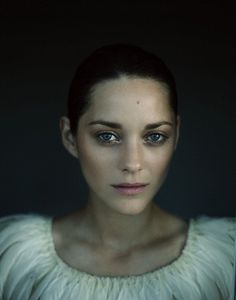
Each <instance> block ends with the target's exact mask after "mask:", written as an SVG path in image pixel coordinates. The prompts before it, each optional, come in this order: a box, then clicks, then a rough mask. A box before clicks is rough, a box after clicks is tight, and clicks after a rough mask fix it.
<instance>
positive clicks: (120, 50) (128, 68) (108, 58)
mask: <svg viewBox="0 0 236 300" xmlns="http://www.w3.org/2000/svg"><path fill="white" fill-rule="evenodd" d="M123 76H126V77H130V78H135V77H136V78H146V79H148V78H150V79H153V80H156V81H158V82H159V83H162V84H163V85H164V86H165V87H166V88H167V90H168V93H169V101H170V106H171V108H172V110H173V112H174V114H175V115H176V116H177V113H178V112H177V102H178V101H177V90H176V84H175V79H174V76H173V74H172V73H171V71H170V70H169V69H168V67H167V66H166V64H165V63H164V62H163V60H162V59H160V58H159V57H158V56H156V55H155V54H153V53H150V52H147V51H145V50H143V49H142V48H140V47H137V46H134V45H128V44H114V45H108V46H104V47H102V48H99V49H97V50H95V51H94V52H93V53H92V54H90V55H89V56H88V57H87V58H86V59H85V60H84V61H83V62H82V63H81V64H80V65H79V67H78V68H77V70H76V72H75V75H74V78H73V80H72V82H71V86H70V90H69V97H68V103H67V110H68V112H67V113H68V118H69V120H70V126H71V132H72V133H73V134H76V131H77V127H78V122H79V119H80V117H81V116H82V115H83V114H84V113H85V112H86V111H87V109H88V108H89V105H90V102H91V101H90V100H91V95H92V92H93V90H94V87H95V85H96V84H98V83H102V82H103V81H104V82H105V81H107V80H112V79H119V78H121V77H123Z"/></svg>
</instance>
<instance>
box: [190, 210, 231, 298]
mask: <svg viewBox="0 0 236 300" xmlns="http://www.w3.org/2000/svg"><path fill="white" fill-rule="evenodd" d="M190 224H191V225H190V229H189V230H190V232H189V235H190V236H189V240H188V244H187V247H186V249H185V250H186V255H187V257H188V258H189V259H190V261H191V269H192V271H193V273H194V274H197V277H198V279H197V281H198V283H199V286H201V287H202V289H203V288H205V289H206V293H208V294H209V295H211V294H210V292H212V295H213V290H214V286H215V287H217V289H218V290H219V292H220V294H221V295H223V299H230V296H229V295H232V293H233V290H234V268H235V241H236V222H235V218H215V217H208V216H200V217H198V218H196V219H192V220H191V223H190ZM212 297H213V296H212ZM211 299H215V296H214V297H213V298H211Z"/></svg>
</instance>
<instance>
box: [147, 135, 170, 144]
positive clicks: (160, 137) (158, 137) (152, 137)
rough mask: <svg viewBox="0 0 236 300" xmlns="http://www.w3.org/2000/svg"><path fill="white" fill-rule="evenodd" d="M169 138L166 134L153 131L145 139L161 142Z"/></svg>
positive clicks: (151, 141) (155, 142)
mask: <svg viewBox="0 0 236 300" xmlns="http://www.w3.org/2000/svg"><path fill="white" fill-rule="evenodd" d="M166 139H167V137H166V136H164V135H163V134H160V133H151V134H149V135H147V136H146V138H145V140H146V141H147V142H150V143H153V144H161V143H163V142H164V141H165V140H166Z"/></svg>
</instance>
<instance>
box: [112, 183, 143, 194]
mask: <svg viewBox="0 0 236 300" xmlns="http://www.w3.org/2000/svg"><path fill="white" fill-rule="evenodd" d="M147 185H148V184H147V183H120V184H117V185H112V186H113V187H114V188H115V189H116V191H118V193H120V194H121V195H126V196H129V195H136V194H140V193H142V192H143V191H144V190H145V187H146V186H147Z"/></svg>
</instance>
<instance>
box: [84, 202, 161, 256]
mask: <svg viewBox="0 0 236 300" xmlns="http://www.w3.org/2000/svg"><path fill="white" fill-rule="evenodd" d="M161 215H162V213H161V209H160V208H158V207H157V206H156V205H155V204H154V203H153V202H151V203H150V204H149V205H148V206H147V207H146V208H145V209H144V210H143V211H142V212H141V213H139V214H137V215H126V214H122V213H119V212H116V211H114V210H112V209H110V208H108V207H104V206H103V205H101V203H99V205H96V203H94V202H93V201H91V199H90V200H89V202H88V205H87V208H86V220H87V223H88V224H89V228H90V232H92V238H93V240H94V241H95V242H96V243H98V244H100V245H101V246H104V247H109V248H112V249H115V250H117V251H122V250H124V251H125V250H127V249H130V248H132V247H135V246H138V245H141V244H146V243H147V242H148V241H150V240H151V239H153V237H154V235H156V232H157V229H158V227H157V226H158V225H157V222H158V221H159V222H158V224H160V217H161Z"/></svg>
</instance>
